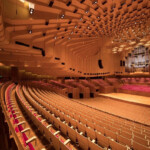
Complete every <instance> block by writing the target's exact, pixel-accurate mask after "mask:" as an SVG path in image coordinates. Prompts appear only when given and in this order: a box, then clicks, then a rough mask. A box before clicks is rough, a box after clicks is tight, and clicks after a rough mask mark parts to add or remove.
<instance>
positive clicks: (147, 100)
mask: <svg viewBox="0 0 150 150" xmlns="http://www.w3.org/2000/svg"><path fill="white" fill-rule="evenodd" d="M99 95H100V96H104V97H109V98H113V99H117V100H121V101H126V102H130V103H135V104H139V105H140V104H141V105H147V106H150V97H146V96H138V95H131V94H125V93H109V94H99Z"/></svg>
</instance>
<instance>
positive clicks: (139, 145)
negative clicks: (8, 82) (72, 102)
mask: <svg viewBox="0 0 150 150" xmlns="http://www.w3.org/2000/svg"><path fill="white" fill-rule="evenodd" d="M34 92H36V90H34ZM38 92H40V91H38ZM30 94H31V89H30ZM32 94H33V93H32ZM36 94H37V93H36ZM41 94H42V93H41ZM45 95H46V93H44V94H43V95H42V97H41V98H43V97H44V96H45ZM54 95H55V94H54ZM32 96H33V95H32ZM39 96H40V95H38V97H39ZM48 97H49V95H48ZM34 98H35V97H34ZM37 100H38V99H37ZM55 100H56V99H55ZM44 101H45V100H44ZM51 101H52V99H51ZM61 101H62V105H63V102H64V103H65V100H63V99H61ZM49 102H50V101H49ZM59 102H60V101H59ZM54 103H56V101H55V102H54ZM51 105H52V104H51ZM53 105H54V104H53ZM57 105H59V103H58V104H55V105H54V107H56V108H57ZM69 107H70V106H69ZM69 107H68V108H66V109H69ZM73 108H75V107H73ZM57 109H58V108H57ZM62 111H63V112H65V110H62ZM72 111H73V109H72ZM74 111H77V110H74ZM85 112H86V111H85ZM66 114H67V113H66ZM70 114H71V113H70ZM80 115H81V114H80ZM70 117H71V115H70ZM100 117H101V116H100ZM84 118H85V116H84ZM86 118H88V115H87V116H86ZM88 119H89V118H88ZM80 120H81V119H80ZM80 120H79V122H81V121H80ZM82 122H83V121H82ZM94 122H96V120H94ZM96 123H97V122H96ZM83 124H84V123H83ZM100 126H101V125H100ZM82 128H85V129H86V126H85V124H84V127H82ZM104 129H105V128H104ZM137 129H138V128H137ZM92 131H95V130H92ZM144 131H145V129H144ZM101 132H103V131H101ZM83 133H85V132H83ZM121 133H123V134H124V135H126V136H127V137H128V139H130V143H131V144H129V145H128V146H130V147H134V149H135V147H142V146H143V147H142V148H146V149H149V148H148V146H149V144H147V143H148V141H147V140H148V139H145V135H144V134H143V135H142V134H139V136H141V137H139V138H138V136H137V135H138V133H136V132H133V131H131V133H132V134H128V133H127V132H121ZM133 133H134V134H133ZM146 133H147V132H146ZM103 134H104V135H105V136H106V137H107V135H108V136H110V137H111V136H112V137H111V138H112V139H111V141H112V140H116V141H118V140H119V139H116V137H117V136H116V135H115V134H114V135H113V134H112V133H111V130H108V131H107V130H106V129H105V130H104V133H103ZM134 135H136V136H137V137H136V136H135V137H134V138H133V136H134ZM121 136H122V135H121ZM127 137H126V139H127ZM124 138H125V137H124ZM131 138H132V140H131ZM142 138H144V139H145V140H144V141H142ZM95 139H96V138H95ZM91 140H92V139H91ZM141 141H142V142H141ZM138 142H141V143H140V144H138ZM113 143H115V142H113ZM116 143H117V142H116ZM117 144H118V143H117ZM122 144H126V143H124V142H122ZM142 144H143V145H142ZM108 145H109V146H110V144H108ZM108 145H106V147H108ZM144 145H145V146H144ZM146 146H147V147H146Z"/></svg>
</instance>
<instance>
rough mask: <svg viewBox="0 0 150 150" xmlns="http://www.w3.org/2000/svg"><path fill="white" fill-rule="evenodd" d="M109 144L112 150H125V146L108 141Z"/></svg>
mask: <svg viewBox="0 0 150 150" xmlns="http://www.w3.org/2000/svg"><path fill="white" fill-rule="evenodd" d="M109 144H110V147H111V149H112V150H127V147H126V146H124V145H122V144H120V143H117V142H115V141H112V140H109Z"/></svg>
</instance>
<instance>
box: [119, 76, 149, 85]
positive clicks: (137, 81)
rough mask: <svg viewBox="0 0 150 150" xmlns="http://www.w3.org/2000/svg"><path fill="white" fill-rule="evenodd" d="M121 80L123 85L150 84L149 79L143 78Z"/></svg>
mask: <svg viewBox="0 0 150 150" xmlns="http://www.w3.org/2000/svg"><path fill="white" fill-rule="evenodd" d="M121 80H122V81H123V82H124V83H130V84H150V78H143V77H141V78H139V77H133V78H121Z"/></svg>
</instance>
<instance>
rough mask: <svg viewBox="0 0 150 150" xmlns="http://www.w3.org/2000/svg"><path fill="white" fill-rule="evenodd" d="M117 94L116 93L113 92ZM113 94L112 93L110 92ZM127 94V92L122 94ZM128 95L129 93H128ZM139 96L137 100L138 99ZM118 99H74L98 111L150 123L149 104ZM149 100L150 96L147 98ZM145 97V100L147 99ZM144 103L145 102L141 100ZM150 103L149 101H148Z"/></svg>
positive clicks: (107, 97) (101, 97)
mask: <svg viewBox="0 0 150 150" xmlns="http://www.w3.org/2000/svg"><path fill="white" fill-rule="evenodd" d="M115 94H117V93H115ZM112 95H114V94H112ZM123 95H127V94H123ZM129 96H130V95H129ZM137 97H140V98H145V99H147V97H143V96H137ZM132 98H133V101H136V100H135V98H136V97H135V96H133V97H132V95H131V98H130V101H132ZM140 98H139V101H140ZM122 99H124V100H118V99H117V98H116V99H114V98H110V97H109V96H105V97H104V96H99V97H95V98H87V99H74V100H75V101H76V102H78V103H80V104H83V105H86V106H89V107H92V108H93V109H97V110H100V111H104V112H107V113H110V114H113V115H116V116H119V117H122V118H126V119H129V120H132V121H136V122H139V123H142V124H146V125H150V117H149V116H150V106H148V105H141V104H140V105H139V104H138V103H133V102H132V103H131V102H129V100H128V101H127V100H125V98H122ZM148 99H149V101H150V98H148ZM148 99H147V101H148ZM142 103H146V102H142ZM149 104H150V103H149Z"/></svg>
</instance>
